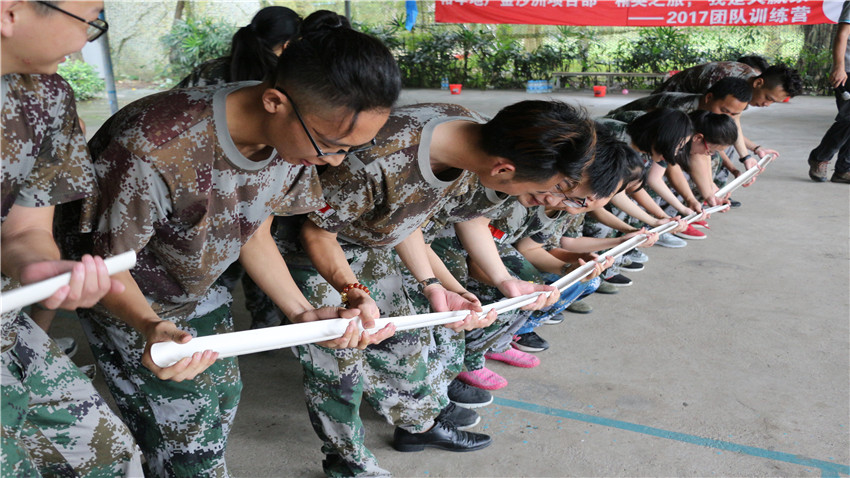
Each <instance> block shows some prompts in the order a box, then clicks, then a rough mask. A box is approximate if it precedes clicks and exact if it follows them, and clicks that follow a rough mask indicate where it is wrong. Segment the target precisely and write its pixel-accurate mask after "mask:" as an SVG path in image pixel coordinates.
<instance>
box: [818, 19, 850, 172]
mask: <svg viewBox="0 0 850 478" xmlns="http://www.w3.org/2000/svg"><path fill="white" fill-rule="evenodd" d="M848 71H850V2H844V6H843V7H842V8H841V15H840V16H839V17H838V29H837V30H836V32H835V40H834V41H833V43H832V73H830V75H829V82H830V84H832V87H833V88H835V103H836V104H837V105H838V115H836V116H835V122H834V123H832V126H830V128H829V129H828V130H827V131H826V134H824V135H823V139H821V141H820V144H819V145H818V147H817V148H815V149H813V150H812V152H811V154H809V177H810V178H812V181H817V182H824V181H826V175H827V166H828V165H829V160H830V159H832V157H833V156H835V154H836V153H837V154H838V159H837V160H836V161H835V172H834V173H833V174H832V179H831V181H832V182H834V183H850V94H848V92H847V75H848Z"/></svg>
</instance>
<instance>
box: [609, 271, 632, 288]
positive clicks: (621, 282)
mask: <svg viewBox="0 0 850 478" xmlns="http://www.w3.org/2000/svg"><path fill="white" fill-rule="evenodd" d="M605 282H607V283H609V284H611V285H615V286H617V287H628V286H630V285H632V280H631V279H629V278H628V277H626V276H624V275H623V274H615V275H613V276H611V277H609V278H607V279H605Z"/></svg>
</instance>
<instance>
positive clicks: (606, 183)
mask: <svg viewBox="0 0 850 478" xmlns="http://www.w3.org/2000/svg"><path fill="white" fill-rule="evenodd" d="M595 126H596V154H595V156H594V159H593V162H592V163H591V164H590V165H589V166H588V167H587V175H588V177H589V180H590V189H591V190H592V191H593V194H594V195H595V196H596V197H598V198H604V197H608V196H612V195H614V194H616V193H618V192H620V191H622V190H624V189H625V188H626V187H627V186H628V185H629V184H631V183H633V182H635V181H641V186H642V185H643V179H644V178H645V175H644V174H645V173H644V171H645V170H646V168H644V166H643V159H642V158H641V156H640V154H639V153H638V152H637V151H635V150H634V149H632V148H631V147H630V146H629V145H628V144H626V143H625V142H623V141H621V140H620V139H619V138H618V136H617V135H616V134H614V133H613V132H612V131H611V130H610V129H609V128H608V127H607V126H605V125H604V124H602V123H595Z"/></svg>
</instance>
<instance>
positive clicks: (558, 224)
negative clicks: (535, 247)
mask: <svg viewBox="0 0 850 478" xmlns="http://www.w3.org/2000/svg"><path fill="white" fill-rule="evenodd" d="M586 214H587V213H584V212H583V213H579V214H570V213H567V212H566V211H564V214H560V215H558V216H556V217H555V218H553V221H552V225H551V227H550V228H549V231H548V232H549V235H548V236H547V237H546V242H545V244H546V248H547V249H551V248H553V247H561V238H562V237H582V236H583V234H582V231H583V230H584V218H585V215H586Z"/></svg>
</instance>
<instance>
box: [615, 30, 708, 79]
mask: <svg viewBox="0 0 850 478" xmlns="http://www.w3.org/2000/svg"><path fill="white" fill-rule="evenodd" d="M617 56H618V58H619V61H617V67H618V68H619V70H620V71H634V72H645V73H664V72H667V71H670V70H683V69H685V68H687V67H689V66H693V65H696V64H699V63H700V56H699V52H697V51H696V50H695V49H694V48H693V47H692V46H691V44H690V41H689V36H688V35H687V34H685V33H684V32H683V31H681V30H679V29H677V28H672V27H654V28H644V29H641V30H640V31H639V33H638V39H637V41H634V42H630V41H623V42H621V43H620V46H619V48H618V55H617Z"/></svg>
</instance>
